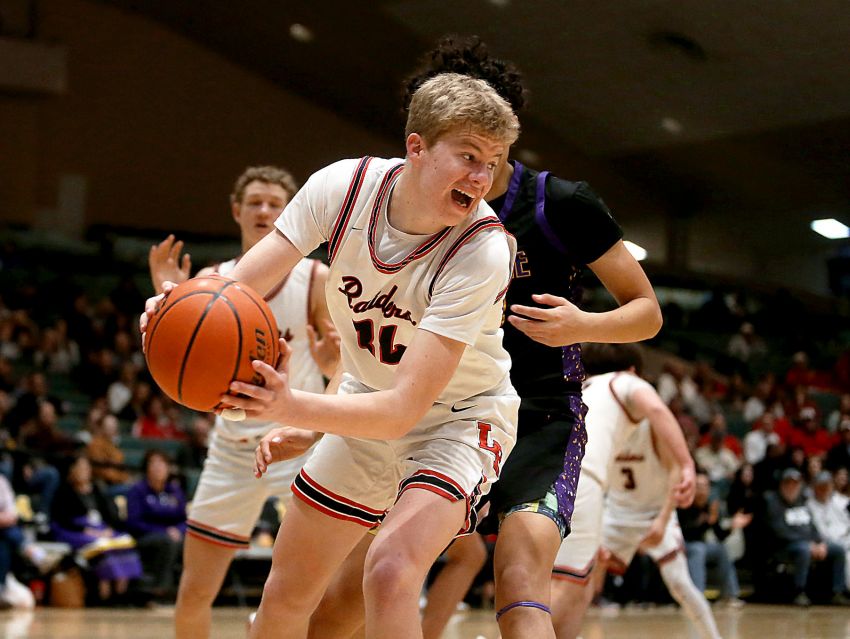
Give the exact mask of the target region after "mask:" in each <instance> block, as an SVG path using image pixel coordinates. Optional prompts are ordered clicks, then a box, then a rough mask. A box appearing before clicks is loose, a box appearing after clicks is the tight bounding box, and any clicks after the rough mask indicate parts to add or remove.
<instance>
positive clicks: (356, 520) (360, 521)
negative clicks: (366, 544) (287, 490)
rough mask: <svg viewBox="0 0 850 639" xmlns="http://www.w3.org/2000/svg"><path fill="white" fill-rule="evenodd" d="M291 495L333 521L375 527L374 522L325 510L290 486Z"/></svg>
mask: <svg viewBox="0 0 850 639" xmlns="http://www.w3.org/2000/svg"><path fill="white" fill-rule="evenodd" d="M292 494H293V495H295V496H296V497H298V499H300V500H301V501H303V502H304V503H305V504H307V505H308V506H310V507H311V508H315V509H316V510H318V511H319V512H322V513H324V514H326V515H328V516H329V517H333V518H334V519H342V520H345V521H351V522H354V523H355V524H360V525H361V526H365V527H366V528H372V527H373V526H374V525H375V522H374V521H367V520H365V519H360V518H358V517H352V516H351V515H343V514H342V513H340V512H337V511H335V510H331V509H330V508H327V507H325V506H323V505H322V504H320V503H319V502H317V501H316V500H315V499H310V497H308V496H307V495H305V494H304V493H303V492H301V490H299V489H298V488H297V487H296V486H292Z"/></svg>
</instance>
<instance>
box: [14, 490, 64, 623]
mask: <svg viewBox="0 0 850 639" xmlns="http://www.w3.org/2000/svg"><path fill="white" fill-rule="evenodd" d="M16 555H20V556H22V557H24V558H26V559H27V560H28V561H29V562H30V563H31V564H33V565H34V566H35V567H36V568H38V569H39V571H41V572H48V571H49V570H50V569H51V568H53V567H54V566H55V565H56V562H57V560H58V559H59V558H60V557H59V556H58V555H55V554H54V555H50V554H48V553H47V552H46V551H45V550H43V549H42V548H41V547H40V546H36V545H35V544H33V543H29V542H27V541H26V539H25V538H24V533H23V531H22V530H21V528H20V527H19V526H18V511H17V508H16V506H15V493H14V491H13V490H12V485H11V484H10V483H9V481H8V480H7V479H6V478H5V477H4V476H3V475H0V608H3V607H4V606H3V603H4V602H5V598H4V594H5V592H4V591H5V590H6V579H7V577H8V576H9V574H10V572H11V569H12V560H13V559H14V557H15V556H16Z"/></svg>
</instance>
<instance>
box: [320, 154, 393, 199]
mask: <svg viewBox="0 0 850 639" xmlns="http://www.w3.org/2000/svg"><path fill="white" fill-rule="evenodd" d="M401 164H404V160H402V159H399V158H391V159H387V158H378V157H371V156H364V157H361V158H347V159H344V160H337V161H336V162H334V163H332V164H328V165H327V166H326V167H324V168H322V169H319V170H318V171H316V172H315V173H314V174H313V176H312V177H311V178H310V179H311V181H315V182H319V183H321V184H323V186H324V187H325V188H327V189H329V190H331V191H340V190H342V191H346V192H347V191H348V189H349V187H350V186H351V185H352V184H354V183H356V184H358V185H359V186H361V187H362V186H365V187H366V188H367V189H368V188H370V187H371V186H372V185H374V184H375V183H377V182H378V181H379V180H381V179H382V178H383V176H384V175H385V174H386V173H387V172H388V171H390V170H391V169H393V168H395V167H397V166H399V165H401Z"/></svg>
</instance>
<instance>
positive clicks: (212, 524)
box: [187, 431, 315, 548]
mask: <svg viewBox="0 0 850 639" xmlns="http://www.w3.org/2000/svg"><path fill="white" fill-rule="evenodd" d="M258 442H259V437H250V438H246V439H245V440H240V441H237V440H234V439H231V438H230V437H227V436H225V435H223V434H220V433H218V432H217V431H213V435H212V438H211V443H210V448H209V452H208V453H207V458H206V460H205V461H204V469H203V471H201V477H200V479H199V480H198V487H197V489H196V491H195V497H194V499H193V500H192V503H191V506H190V507H189V513H188V516H189V519H188V521H187V526H188V529H187V534H189V535H192V536H194V537H199V538H201V539H203V540H205V541H208V542H211V543H214V544H217V545H219V546H226V547H228V548H247V547H248V544H249V542H250V540H251V532H252V531H253V530H254V525H255V524H256V523H257V519H258V518H259V516H260V513H261V512H262V510H263V504H265V503H266V500H267V499H268V498H269V497H279V498H281V499H288V498H289V497H290V496H291V494H292V493H291V490H290V485H291V484H292V481H293V479H294V478H295V476H296V475H297V474H298V471H299V470H301V466H303V465H304V462H305V461H306V460H307V458H308V457H309V456H310V454H311V453H312V451H313V450H314V449H315V446H314V447H313V448H311V449H310V450H308V451H307V452H306V453H304V454H303V455H301V456H299V457H296V458H294V459H289V460H287V461H285V462H279V463H276V464H271V465H270V466H269V470H268V472H267V473H266V474H264V475H263V476H262V477H261V478H260V479H257V478H256V477H254V463H255V456H254V451H255V450H256V447H257V443H258Z"/></svg>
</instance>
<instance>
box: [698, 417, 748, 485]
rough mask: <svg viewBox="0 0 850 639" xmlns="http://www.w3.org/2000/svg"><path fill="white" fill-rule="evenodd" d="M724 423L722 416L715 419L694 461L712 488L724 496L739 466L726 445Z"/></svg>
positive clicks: (737, 460)
mask: <svg viewBox="0 0 850 639" xmlns="http://www.w3.org/2000/svg"><path fill="white" fill-rule="evenodd" d="M725 441H726V422H725V420H724V419H723V416H722V415H720V419H715V420H714V422H713V426H712V429H711V430H710V431H709V433H708V442H707V443H706V444H704V445H702V446H700V447H699V448H697V451H696V455H695V456H694V459H695V460H696V463H697V465H698V466H700V467H701V468H702V469H703V470H704V471H705V473H706V474H707V475H708V477H709V479H710V480H711V484H712V486H713V487H714V488H715V489H716V490H719V491H720V493H721V494H723V495H725V494H726V490H727V489H728V488H729V484H730V483H731V482H732V476H733V475H734V474H735V471H736V470H738V466H740V465H741V462H740V460H739V459H738V456H737V455H735V453H734V452H733V451H732V450H730V449H729V448H728V447H727V446H726V444H725Z"/></svg>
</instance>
